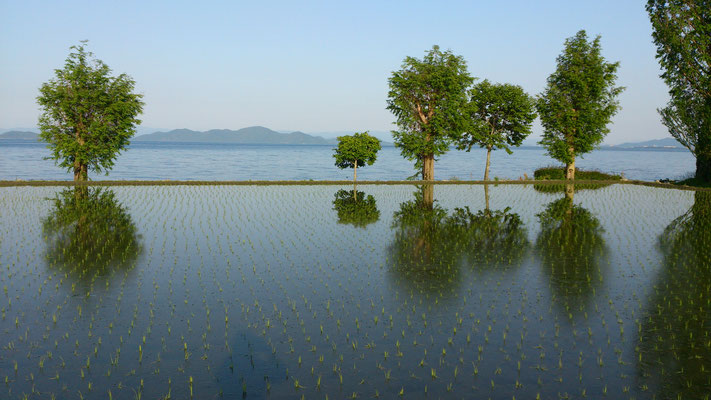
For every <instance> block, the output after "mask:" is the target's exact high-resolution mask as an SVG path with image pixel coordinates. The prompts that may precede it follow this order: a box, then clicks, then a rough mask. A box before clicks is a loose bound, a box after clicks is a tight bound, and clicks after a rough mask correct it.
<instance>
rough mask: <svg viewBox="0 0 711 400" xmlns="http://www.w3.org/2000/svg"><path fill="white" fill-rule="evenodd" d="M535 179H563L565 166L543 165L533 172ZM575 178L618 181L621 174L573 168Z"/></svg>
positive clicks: (620, 178)
mask: <svg viewBox="0 0 711 400" xmlns="http://www.w3.org/2000/svg"><path fill="white" fill-rule="evenodd" d="M533 177H534V178H535V179H536V180H563V179H565V168H563V167H543V168H538V169H537V170H536V171H535V172H533ZM575 178H576V180H594V181H619V180H622V175H614V174H607V173H604V172H600V171H596V170H584V169H579V168H576V169H575Z"/></svg>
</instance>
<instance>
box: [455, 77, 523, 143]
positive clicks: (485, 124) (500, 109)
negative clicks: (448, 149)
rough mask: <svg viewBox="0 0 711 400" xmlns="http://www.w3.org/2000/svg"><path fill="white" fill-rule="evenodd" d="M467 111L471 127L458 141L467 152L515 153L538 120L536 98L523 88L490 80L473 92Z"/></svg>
mask: <svg viewBox="0 0 711 400" xmlns="http://www.w3.org/2000/svg"><path fill="white" fill-rule="evenodd" d="M466 110H467V114H468V117H469V118H468V122H469V126H468V129H467V131H466V132H464V133H463V134H462V135H461V136H460V137H459V138H458V140H457V148H458V149H459V150H466V151H469V150H471V148H472V147H473V146H475V145H479V146H480V147H485V148H487V149H492V150H496V149H504V150H506V152H507V153H508V154H511V153H512V151H511V149H510V147H511V146H520V145H521V143H522V142H523V140H524V139H525V138H526V137H527V136H528V135H530V134H531V124H532V123H533V120H534V119H535V118H536V111H535V102H534V99H533V98H532V97H531V96H529V95H528V94H526V92H524V90H523V88H521V87H520V86H516V85H511V84H508V83H504V84H498V83H491V82H489V81H488V80H484V81H482V82H480V83H478V84H476V85H474V87H473V88H472V89H471V90H470V100H469V104H468V106H467V108H466Z"/></svg>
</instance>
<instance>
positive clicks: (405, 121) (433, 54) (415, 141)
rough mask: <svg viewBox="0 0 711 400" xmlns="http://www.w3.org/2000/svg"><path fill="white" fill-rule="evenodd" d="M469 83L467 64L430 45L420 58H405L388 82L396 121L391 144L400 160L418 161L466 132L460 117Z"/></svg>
mask: <svg viewBox="0 0 711 400" xmlns="http://www.w3.org/2000/svg"><path fill="white" fill-rule="evenodd" d="M473 81H474V79H473V78H472V77H471V76H470V75H469V72H468V71H467V64H466V61H464V59H463V58H462V57H461V56H456V55H454V54H452V52H451V51H449V50H447V51H441V50H440V48H439V46H433V47H432V49H431V50H429V51H428V52H427V53H426V54H425V56H424V58H422V59H421V60H420V59H417V58H414V57H406V58H405V60H404V62H403V64H402V69H400V70H399V71H394V72H393V73H392V76H391V77H390V78H389V79H388V84H389V88H390V90H389V92H388V100H387V109H388V110H390V111H391V112H392V113H393V114H394V115H395V117H396V119H397V121H396V123H397V125H398V127H399V130H397V131H393V132H392V134H393V137H394V140H395V146H397V147H398V148H400V152H401V154H402V156H403V157H405V158H407V159H408V160H417V164H416V168H417V167H419V166H421V162H422V160H423V158H425V157H427V156H439V155H442V154H444V153H446V152H447V150H449V146H450V144H451V143H452V138H453V137H456V136H458V135H459V134H461V133H462V132H464V131H465V130H466V127H467V119H466V116H465V115H464V114H463V113H462V110H463V109H464V108H465V105H466V103H467V88H468V87H469V85H471V83H472V82H473Z"/></svg>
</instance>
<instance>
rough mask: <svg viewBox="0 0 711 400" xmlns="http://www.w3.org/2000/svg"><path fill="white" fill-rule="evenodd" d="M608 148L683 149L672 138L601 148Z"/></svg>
mask: <svg viewBox="0 0 711 400" xmlns="http://www.w3.org/2000/svg"><path fill="white" fill-rule="evenodd" d="M609 147H612V148H618V149H639V148H653V149H670V148H679V149H683V148H685V147H684V146H682V145H681V143H679V142H677V141H676V139H674V138H664V139H655V140H647V141H644V142H629V143H622V144H617V145H607V146H603V148H609Z"/></svg>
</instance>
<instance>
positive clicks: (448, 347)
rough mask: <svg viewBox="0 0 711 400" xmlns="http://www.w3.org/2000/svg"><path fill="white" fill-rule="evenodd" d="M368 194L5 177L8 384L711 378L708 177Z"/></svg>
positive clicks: (86, 386) (679, 383) (459, 390)
mask: <svg viewBox="0 0 711 400" xmlns="http://www.w3.org/2000/svg"><path fill="white" fill-rule="evenodd" d="M215 151H216V150H215ZM351 189H352V187H349V186H298V187H293V186H154V187H149V186H133V187H132V186H125V187H124V186H122V187H110V188H99V187H92V188H79V189H76V190H75V189H72V188H61V187H4V188H0V209H2V210H3V211H2V213H0V269H2V271H3V272H2V274H0V286H2V289H3V291H2V293H0V297H1V300H2V301H1V303H2V304H0V306H1V311H2V316H1V318H2V319H1V320H2V323H1V324H0V343H2V347H0V379H3V381H4V383H3V384H2V385H0V398H3V399H22V398H24V397H23V396H25V395H27V396H28V398H52V396H55V397H56V398H61V399H79V398H85V399H95V398H96V399H106V398H114V399H125V398H130V399H132V398H138V397H140V398H144V399H158V398H163V397H164V396H166V395H170V396H171V398H176V399H188V398H191V397H193V398H196V399H212V398H222V397H224V398H229V399H233V398H242V397H245V398H257V399H259V398H278V399H282V398H283V399H292V398H301V397H302V396H303V397H304V398H308V399H310V398H325V396H328V398H331V399H342V398H361V399H368V398H373V397H376V396H377V397H380V398H384V399H393V398H399V397H398V396H399V395H401V396H402V397H403V398H431V399H438V398H447V399H450V398H491V399H511V398H513V397H515V398H517V399H533V398H536V396H538V395H540V398H542V399H557V398H595V399H598V398H604V397H606V398H610V399H676V398H682V399H705V398H708V396H709V393H711V318H709V316H710V315H711V259H710V257H711V255H710V252H709V249H710V248H711V229H710V228H711V193H709V192H693V191H680V190H671V189H660V188H650V187H642V186H632V185H612V186H604V187H585V186H580V185H578V186H576V187H574V188H573V187H567V188H563V187H552V186H538V185H536V186H534V185H525V186H524V185H499V186H493V185H488V186H487V187H485V186H483V185H436V186H434V188H432V186H430V187H429V188H418V187H416V186H410V185H398V186H389V185H378V186H375V185H361V186H358V188H357V192H355V193H353V192H352V191H351ZM430 198H433V199H434V202H433V203H430V202H429V201H428V199H430ZM191 395H192V396H191Z"/></svg>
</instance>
